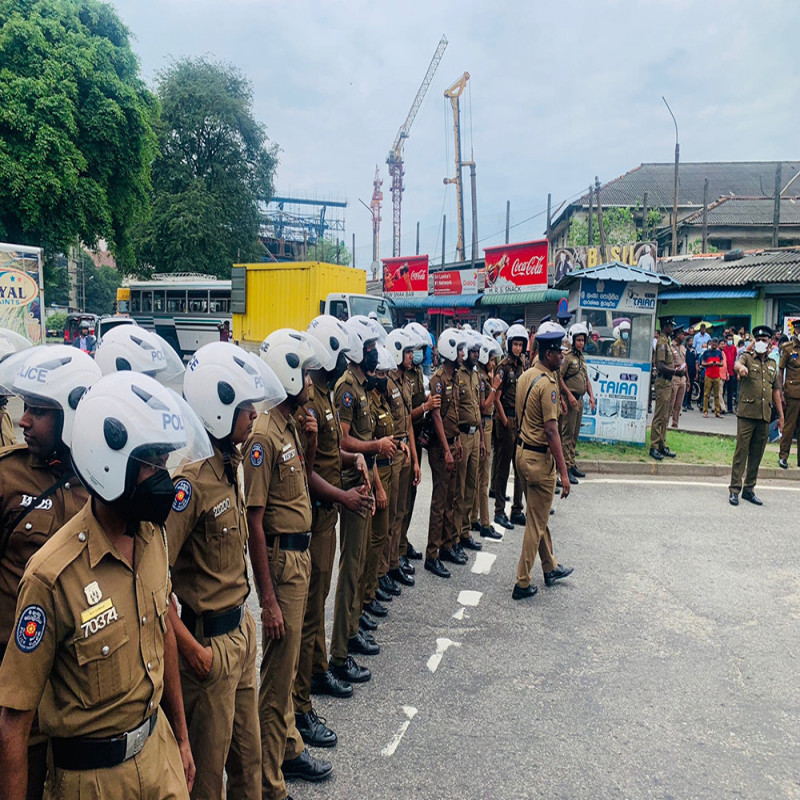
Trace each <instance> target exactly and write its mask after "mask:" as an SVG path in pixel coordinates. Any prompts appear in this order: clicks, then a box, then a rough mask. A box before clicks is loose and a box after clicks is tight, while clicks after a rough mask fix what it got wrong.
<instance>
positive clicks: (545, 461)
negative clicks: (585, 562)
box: [511, 322, 572, 600]
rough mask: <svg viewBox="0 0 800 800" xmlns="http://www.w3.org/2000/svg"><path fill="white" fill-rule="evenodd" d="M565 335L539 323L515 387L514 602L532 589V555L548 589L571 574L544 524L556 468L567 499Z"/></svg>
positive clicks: (557, 327)
mask: <svg viewBox="0 0 800 800" xmlns="http://www.w3.org/2000/svg"><path fill="white" fill-rule="evenodd" d="M565 335H566V332H565V331H564V329H563V328H562V327H561V326H560V325H558V324H557V323H555V322H545V323H543V324H542V325H540V326H539V330H537V331H536V344H537V348H538V353H539V356H538V359H537V362H536V364H535V366H533V367H531V368H530V369H528V370H526V372H525V373H524V375H523V376H522V378H521V379H520V381H519V384H518V386H517V419H518V421H519V425H520V435H519V439H518V440H517V453H516V461H517V469H518V471H519V474H520V475H521V476H522V477H523V479H524V481H525V493H526V501H527V504H528V513H527V521H526V523H525V537H524V539H523V540H522V555H521V556H520V560H519V566H518V568H517V582H516V584H515V585H514V589H513V591H512V593H511V597H512V598H513V599H514V600H522V599H524V598H526V597H533V595H535V594H536V592H537V591H538V590H537V588H536V587H535V586H532V585H531V570H532V569H533V565H534V562H535V561H536V553H537V552H538V553H539V558H540V559H541V562H542V572H543V573H544V582H545V584H546V585H547V586H552V585H553V584H554V583H556V581H560V580H561V579H562V578H566V577H567V576H568V575H570V574H572V567H563V566H562V565H561V564H559V563H558V562H557V561H556V559H555V556H554V555H553V540H552V538H551V536H550V528H549V527H548V525H547V522H548V519H549V515H550V506H551V505H552V503H553V497H554V496H555V489H556V470H558V474H559V475H560V476H561V483H562V486H563V488H562V490H561V499H562V500H563V499H565V498H566V497H568V496H569V492H570V482H569V475H568V474H567V464H566V462H565V461H564V453H563V451H562V449H561V439H560V438H559V435H558V415H559V405H560V398H559V378H558V373H559V370H560V368H561V362H562V359H563V355H562V353H561V342H562V340H563V339H564V336H565Z"/></svg>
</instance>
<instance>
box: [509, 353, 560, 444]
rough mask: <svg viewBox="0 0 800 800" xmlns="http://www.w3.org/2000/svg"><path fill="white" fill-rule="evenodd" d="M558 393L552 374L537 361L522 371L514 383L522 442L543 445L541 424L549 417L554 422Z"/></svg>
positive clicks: (557, 408) (556, 413) (545, 439)
mask: <svg viewBox="0 0 800 800" xmlns="http://www.w3.org/2000/svg"><path fill="white" fill-rule="evenodd" d="M534 381H535V383H534ZM528 389H530V394H529V393H528ZM559 394H560V393H559V389H558V380H557V379H556V376H555V373H553V372H551V371H550V370H549V369H545V368H544V367H543V366H542V365H541V364H539V363H537V364H536V365H535V366H533V367H531V368H530V369H529V370H527V371H526V372H524V373H523V375H522V377H521V378H520V380H519V385H518V386H517V419H518V421H519V426H520V427H519V435H520V438H521V439H522V441H523V442H527V443H528V444H532V445H535V446H537V447H547V436H546V435H545V432H544V424H545V422H549V421H551V420H552V421H555V422H558V414H559V405H560V403H559ZM526 396H527V398H528V399H527V402H526V400H525V398H526Z"/></svg>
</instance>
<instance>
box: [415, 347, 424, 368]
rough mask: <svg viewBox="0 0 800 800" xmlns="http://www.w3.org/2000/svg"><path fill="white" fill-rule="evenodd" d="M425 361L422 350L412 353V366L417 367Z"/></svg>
mask: <svg viewBox="0 0 800 800" xmlns="http://www.w3.org/2000/svg"><path fill="white" fill-rule="evenodd" d="M424 360H425V352H424V351H423V350H415V351H414V364H415V366H417V367H418V366H419V365H420V364H421V363H422V362H423V361H424Z"/></svg>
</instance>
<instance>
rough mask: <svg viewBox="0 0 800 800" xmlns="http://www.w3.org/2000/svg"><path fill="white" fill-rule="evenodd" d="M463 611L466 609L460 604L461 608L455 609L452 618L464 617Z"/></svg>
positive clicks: (460, 618)
mask: <svg viewBox="0 0 800 800" xmlns="http://www.w3.org/2000/svg"><path fill="white" fill-rule="evenodd" d="M465 611H466V609H465V608H464V606H461V608H459V609H458V611H456V613H455V614H453V619H458V620H462V619H464V612H465Z"/></svg>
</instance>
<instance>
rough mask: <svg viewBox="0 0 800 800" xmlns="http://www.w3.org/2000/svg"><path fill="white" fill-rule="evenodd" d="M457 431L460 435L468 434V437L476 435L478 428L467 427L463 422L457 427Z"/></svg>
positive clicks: (473, 426)
mask: <svg viewBox="0 0 800 800" xmlns="http://www.w3.org/2000/svg"><path fill="white" fill-rule="evenodd" d="M458 429H459V430H460V431H461V433H467V434H470V435H472V434H473V433H477V432H478V426H477V425H467V423H466V422H464V423H462V424H461V425H459V426H458Z"/></svg>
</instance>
